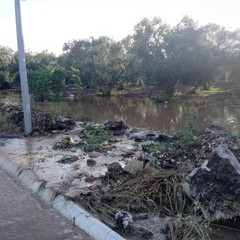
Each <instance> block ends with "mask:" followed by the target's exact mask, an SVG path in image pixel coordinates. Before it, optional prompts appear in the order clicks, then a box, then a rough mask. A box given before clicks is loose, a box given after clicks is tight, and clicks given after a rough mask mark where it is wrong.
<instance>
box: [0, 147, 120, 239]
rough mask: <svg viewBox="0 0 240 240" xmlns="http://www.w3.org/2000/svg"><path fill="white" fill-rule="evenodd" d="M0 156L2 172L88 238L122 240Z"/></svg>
mask: <svg viewBox="0 0 240 240" xmlns="http://www.w3.org/2000/svg"><path fill="white" fill-rule="evenodd" d="M0 156H1V158H0V166H1V168H2V169H3V170H4V171H6V172H8V173H10V174H13V175H14V176H16V177H17V178H18V179H19V180H20V181H21V182H22V183H23V184H25V185H26V186H27V187H29V188H30V189H32V191H33V192H35V193H37V194H38V195H39V196H40V197H41V198H42V199H43V200H45V201H46V202H47V203H50V204H51V205H52V206H53V208H55V209H56V210H58V211H59V212H60V213H61V214H62V215H64V216H65V217H66V218H68V219H69V220H70V221H73V219H74V220H75V225H77V226H78V227H79V228H81V229H82V230H83V231H85V232H86V233H87V234H88V235H89V236H91V237H93V238H94V239H98V240H112V239H115V240H124V238H123V237H122V236H120V235H119V234H117V233H116V232H114V231H113V230H112V229H111V228H109V227H107V226H106V225H105V224H103V223H102V222H100V221H99V220H97V219H96V218H94V217H93V216H92V215H91V214H90V213H88V212H86V211H85V210H84V209H82V208H80V207H79V206H78V205H77V204H75V203H74V202H72V201H69V200H66V199H65V198H64V197H63V196H62V195H58V196H57V192H56V191H54V190H53V189H51V188H45V184H46V181H45V180H43V179H40V178H38V177H37V176H36V175H35V174H34V173H33V172H31V171H30V170H26V169H25V168H24V167H22V166H21V165H16V164H14V163H13V162H12V161H11V160H10V159H9V158H8V156H7V155H6V154H5V153H4V152H3V151H2V150H0Z"/></svg>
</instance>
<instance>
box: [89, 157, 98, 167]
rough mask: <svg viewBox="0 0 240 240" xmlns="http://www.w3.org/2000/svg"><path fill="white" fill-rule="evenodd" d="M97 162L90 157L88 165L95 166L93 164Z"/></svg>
mask: <svg viewBox="0 0 240 240" xmlns="http://www.w3.org/2000/svg"><path fill="white" fill-rule="evenodd" d="M96 164H97V162H96V161H95V160H94V159H91V158H89V159H88V160H87V165H88V166H89V167H93V166H95V165H96Z"/></svg>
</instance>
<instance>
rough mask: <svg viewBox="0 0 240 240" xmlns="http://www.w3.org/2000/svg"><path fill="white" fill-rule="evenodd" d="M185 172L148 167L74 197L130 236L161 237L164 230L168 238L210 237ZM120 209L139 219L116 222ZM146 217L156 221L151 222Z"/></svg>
mask: <svg viewBox="0 0 240 240" xmlns="http://www.w3.org/2000/svg"><path fill="white" fill-rule="evenodd" d="M184 176H185V170H184V171H183V170H178V171H165V172H160V171H152V170H149V169H148V170H144V171H141V172H139V173H137V174H134V175H128V176H124V177H123V176H122V177H119V178H118V179H117V181H116V180H115V183H114V184H112V185H111V187H110V189H109V190H108V191H106V192H102V191H97V192H93V193H92V194H90V195H86V196H79V199H74V200H75V201H77V202H79V203H80V204H81V205H83V206H84V207H85V208H86V209H87V210H88V211H90V212H91V213H93V214H95V215H96V216H98V217H100V219H101V221H103V222H104V223H105V224H107V225H109V226H110V227H112V228H113V229H114V230H116V231H119V232H120V233H122V234H123V235H124V236H125V237H126V238H127V239H158V237H159V234H161V233H162V234H164V235H166V237H167V239H190V238H196V239H205V240H206V239H209V236H208V231H209V222H207V221H206V220H205V219H204V218H203V217H202V215H201V213H200V211H199V209H198V208H196V206H195V205H194V203H193V202H191V200H190V199H188V197H187V196H186V195H185V193H184V192H183V190H182V181H183V179H184ZM104 180H105V181H108V180H110V181H111V179H106V178H105V179H104ZM120 209H121V210H124V211H127V212H130V213H131V214H132V215H133V216H134V220H135V222H134V223H133V224H132V225H131V227H130V228H129V229H123V228H119V227H116V226H115V225H114V222H113V219H114V216H115V214H116V212H118V211H119V210H120ZM141 216H144V219H142V217H141ZM138 218H139V219H138ZM161 218H162V219H165V221H167V223H166V224H165V225H166V226H164V224H163V223H160V222H159V220H157V221H156V219H161ZM136 219H138V220H136ZM146 219H148V221H153V224H152V225H149V226H147V223H146ZM154 219H155V220H154ZM144 226H147V227H145V228H144ZM133 232H134V235H135V238H133V236H132V233H133ZM157 236H158V237H157Z"/></svg>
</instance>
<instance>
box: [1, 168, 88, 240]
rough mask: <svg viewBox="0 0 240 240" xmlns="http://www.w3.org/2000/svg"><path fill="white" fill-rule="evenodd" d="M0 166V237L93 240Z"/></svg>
mask: <svg viewBox="0 0 240 240" xmlns="http://www.w3.org/2000/svg"><path fill="white" fill-rule="evenodd" d="M91 239H92V238H90V237H89V236H87V235H86V234H85V232H83V231H82V230H80V229H79V228H78V227H73V225H72V223H71V222H70V221H69V220H68V219H66V218H65V217H63V216H62V215H61V214H60V213H58V212H57V210H55V209H53V208H52V207H51V206H50V205H48V204H47V203H45V202H44V201H43V200H41V199H40V198H39V197H38V196H37V194H34V193H32V192H31V190H30V189H28V188H26V187H25V186H23V185H22V184H21V183H20V181H19V180H18V179H16V178H15V177H13V176H10V175H8V174H7V173H5V172H4V171H3V170H2V169H1V168H0V240H91Z"/></svg>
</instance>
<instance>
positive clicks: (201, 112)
mask: <svg viewBox="0 0 240 240" xmlns="http://www.w3.org/2000/svg"><path fill="white" fill-rule="evenodd" d="M36 107H40V108H43V109H45V110H50V109H61V110H63V111H65V112H67V113H70V114H71V115H72V116H73V118H74V120H80V118H81V115H83V114H84V115H88V116H89V117H91V119H92V120H93V121H94V122H102V121H104V120H109V119H112V118H113V116H114V115H117V116H120V117H123V118H124V119H125V121H126V122H127V123H128V124H130V125H131V126H134V127H143V128H148V129H150V130H161V131H166V132H169V131H174V130H179V129H181V128H182V126H183V125H184V122H186V121H187V120H186V119H187V116H188V114H189V113H193V112H194V113H196V116H197V122H198V126H199V128H200V129H204V128H206V127H209V126H210V125H211V124H212V123H213V122H216V121H219V120H224V121H228V122H232V121H237V119H238V117H240V106H239V105H231V104H229V103H228V102H226V103H225V102H218V103H207V102H204V101H201V102H200V101H198V102H187V101H179V102H175V103H171V104H156V103H154V102H153V101H151V100H149V99H131V98H102V97H92V96H91V97H84V98H82V99H80V100H78V101H77V100H72V101H70V100H69V101H68V102H64V103H39V104H37V105H36Z"/></svg>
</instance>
